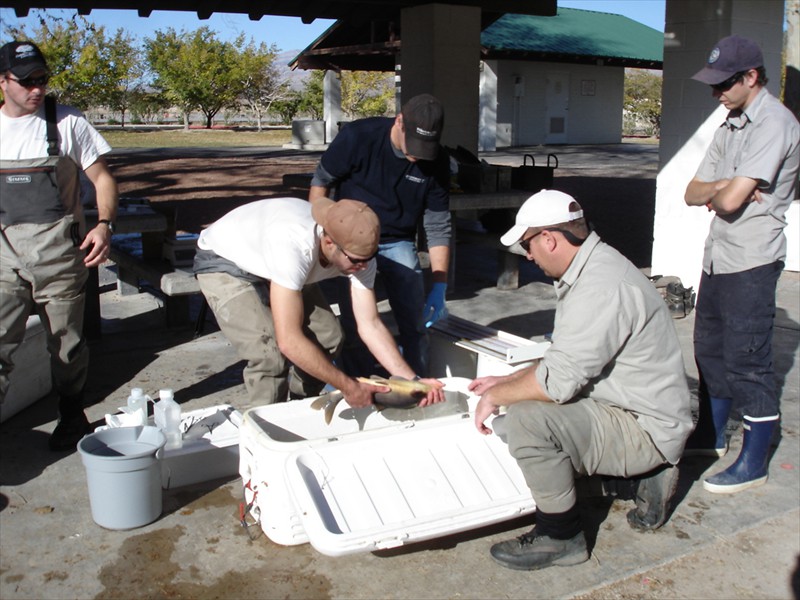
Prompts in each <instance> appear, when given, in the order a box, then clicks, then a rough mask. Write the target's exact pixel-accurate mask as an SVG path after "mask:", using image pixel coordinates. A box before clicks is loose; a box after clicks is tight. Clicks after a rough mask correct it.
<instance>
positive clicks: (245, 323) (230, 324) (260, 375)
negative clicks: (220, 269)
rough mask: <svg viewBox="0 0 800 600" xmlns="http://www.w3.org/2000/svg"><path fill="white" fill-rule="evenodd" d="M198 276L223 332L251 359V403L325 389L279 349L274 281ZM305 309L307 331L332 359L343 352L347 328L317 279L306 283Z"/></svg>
mask: <svg viewBox="0 0 800 600" xmlns="http://www.w3.org/2000/svg"><path fill="white" fill-rule="evenodd" d="M197 282H198V283H199V285H200V290H201V291H202V292H203V295H204V296H205V297H206V300H207V301H208V305H209V306H210V307H211V310H212V311H213V312H214V316H215V317H216V319H217V324H218V325H219V328H220V329H221V330H222V333H223V334H225V337H226V338H228V341H230V343H231V344H233V347H234V348H235V349H236V352H237V354H238V355H239V358H241V359H243V360H245V361H247V365H245V368H244V371H243V374H244V385H245V388H246V389H247V393H248V395H249V397H250V401H251V402H252V403H254V404H256V405H258V404H271V403H273V402H282V401H284V400H286V399H287V397H288V394H289V392H290V391H291V393H292V394H293V395H295V396H298V397H309V396H316V395H318V394H319V393H320V392H321V391H322V388H324V387H325V383H324V382H322V381H319V380H318V379H316V378H314V377H312V376H311V375H309V374H308V373H305V372H304V371H302V370H301V369H298V368H297V367H294V366H292V365H290V363H289V362H288V361H287V360H286V358H285V357H284V356H283V355H282V354H281V352H280V350H279V349H278V343H277V341H276V339H275V323H274V321H273V317H272V309H271V308H270V305H269V283H251V282H248V281H245V280H243V279H239V278H237V277H234V276H232V275H228V274H227V273H200V274H198V275H197ZM303 309H304V314H305V319H304V321H303V333H304V334H305V335H306V337H308V338H309V339H310V340H312V341H316V343H317V344H318V345H319V347H320V348H321V349H322V350H323V351H324V352H325V353H327V354H328V355H329V356H330V357H331V358H332V359H333V358H335V357H336V356H338V354H339V352H340V351H341V347H342V331H341V328H340V327H339V322H338V321H337V320H336V316H335V315H334V314H333V311H332V310H331V307H330V305H329V304H328V302H327V301H326V300H325V298H324V296H323V295H322V292H321V291H320V289H319V287H318V286H317V285H316V284H314V285H309V286H306V287H305V288H303ZM290 370H291V375H292V377H291V379H290V380H289V373H290Z"/></svg>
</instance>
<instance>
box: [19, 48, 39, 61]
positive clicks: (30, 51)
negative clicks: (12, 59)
mask: <svg viewBox="0 0 800 600" xmlns="http://www.w3.org/2000/svg"><path fill="white" fill-rule="evenodd" d="M16 53H17V59H23V58H28V57H30V56H36V49H35V48H34V47H33V46H31V45H30V44H22V45H21V46H17V49H16Z"/></svg>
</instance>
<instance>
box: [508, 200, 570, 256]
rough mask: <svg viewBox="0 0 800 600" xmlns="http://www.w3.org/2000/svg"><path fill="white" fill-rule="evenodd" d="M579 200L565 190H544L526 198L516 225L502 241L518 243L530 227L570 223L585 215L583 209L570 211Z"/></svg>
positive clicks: (512, 243) (518, 214)
mask: <svg viewBox="0 0 800 600" xmlns="http://www.w3.org/2000/svg"><path fill="white" fill-rule="evenodd" d="M573 202H574V203H575V204H578V202H577V201H576V200H575V198H573V197H572V196H570V195H569V194H565V193H564V192H559V191H556V190H542V191H540V192H537V193H535V194H534V195H533V196H531V197H530V198H528V199H527V200H525V203H524V204H523V205H522V206H521V207H520V209H519V212H517V218H516V221H515V224H514V226H513V227H512V228H511V229H509V230H508V231H507V232H506V233H505V234H504V235H503V237H501V238H500V241H501V242H502V243H503V244H504V245H506V246H513V245H514V244H516V243H517V242H518V241H519V240H520V239H521V238H522V236H523V235H525V232H526V231H527V230H528V228H529V227H547V226H548V225H557V224H559V223H568V222H569V221H575V220H576V219H580V218H582V217H583V209H581V208H579V209H578V210H574V211H570V209H569V206H570V204H572V203H573Z"/></svg>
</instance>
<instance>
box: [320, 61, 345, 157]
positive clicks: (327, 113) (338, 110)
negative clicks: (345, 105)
mask: <svg viewBox="0 0 800 600" xmlns="http://www.w3.org/2000/svg"><path fill="white" fill-rule="evenodd" d="M322 114H323V118H324V119H325V143H326V144H330V143H331V142H332V141H333V138H335V137H336V134H337V133H339V122H340V121H341V120H342V116H343V113H342V80H341V78H340V76H339V73H336V72H335V71H325V78H324V79H323V80H322Z"/></svg>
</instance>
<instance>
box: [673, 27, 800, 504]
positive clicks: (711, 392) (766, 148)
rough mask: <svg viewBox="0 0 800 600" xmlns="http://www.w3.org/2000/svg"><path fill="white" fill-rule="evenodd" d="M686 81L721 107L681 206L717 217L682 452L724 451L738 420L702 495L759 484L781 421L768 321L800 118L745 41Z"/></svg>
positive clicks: (799, 144)
mask: <svg viewBox="0 0 800 600" xmlns="http://www.w3.org/2000/svg"><path fill="white" fill-rule="evenodd" d="M693 79H696V80H697V81H700V82H702V83H706V84H708V85H710V86H711V89H712V95H713V96H714V98H716V99H717V100H719V102H720V103H721V104H722V105H723V106H725V108H727V109H728V110H729V112H728V116H727V118H726V119H725V122H724V123H722V124H721V125H720V127H719V129H718V130H717V131H716V133H715V134H714V138H713V140H712V142H711V146H710V147H709V149H708V151H707V153H706V156H705V158H704V159H703V161H702V163H701V164H700V167H699V168H698V170H697V174H696V175H695V177H694V179H692V181H691V182H690V183H689V185H688V187H687V188H686V195H685V200H686V203H687V204H688V205H689V206H699V207H707V209H708V210H710V211H713V212H714V213H715V214H714V218H713V220H712V221H711V229H710V232H709V235H708V238H707V239H706V245H705V256H704V258H703V273H702V277H701V280H700V289H699V294H698V299H697V306H696V313H695V314H696V317H695V328H694V351H695V360H696V361H697V366H698V369H699V372H700V381H701V386H700V418H699V421H698V423H697V427H696V429H695V431H694V433H693V434H692V436H691V437H690V439H689V441H688V442H687V445H686V451H685V452H684V455H685V456H689V455H703V456H723V455H724V454H725V453H726V452H727V449H728V444H727V439H726V435H725V426H726V423H727V421H728V415H729V413H730V412H731V408H732V407H733V406H734V405H735V406H736V408H737V410H738V412H740V413H741V415H742V417H743V421H744V423H743V424H744V437H743V442H742V449H741V452H740V454H739V457H738V458H737V459H736V461H735V462H734V463H733V464H732V465H730V466H729V467H728V468H727V469H725V470H724V471H722V472H721V473H718V474H716V475H713V476H711V477H708V478H707V479H705V480H704V481H703V487H704V488H705V489H706V490H708V491H709V492H713V493H718V494H723V493H725V494H729V493H734V492H739V491H742V490H745V489H748V488H751V487H755V486H757V485H761V484H763V483H765V482H766V480H767V465H768V461H769V452H770V440H771V438H772V435H773V433H774V431H775V429H776V428H777V427H778V425H779V415H780V411H779V407H778V404H779V403H778V394H777V389H776V386H775V374H774V369H773V364H772V327H773V319H774V317H775V288H776V285H777V281H778V277H779V276H780V273H781V270H782V269H783V260H784V259H785V258H786V237H785V236H784V233H783V228H784V227H785V226H786V218H785V215H786V211H787V209H788V208H789V206H790V205H791V203H792V200H794V199H795V198H797V192H798V180H797V176H798V166H799V165H800V125H798V122H797V119H795V117H794V116H793V115H792V113H791V112H790V111H789V110H788V109H787V108H786V107H784V106H783V105H782V104H781V103H780V102H779V101H778V100H777V99H776V98H775V97H774V96H772V95H771V94H770V93H769V92H768V91H767V90H766V88H765V87H764V86H765V85H766V83H767V77H766V72H765V69H764V59H763V57H762V54H761V49H760V48H759V46H758V44H756V43H755V42H754V41H752V40H749V39H747V38H743V37H740V36H737V35H733V36H729V37H726V38H723V39H722V40H720V41H719V42H718V43H717V44H716V46H715V47H714V48H713V50H712V51H711V54H710V55H709V57H708V62H707V63H706V66H705V67H704V68H703V69H701V70H700V71H698V72H697V73H696V74H695V75H694V76H693Z"/></svg>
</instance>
